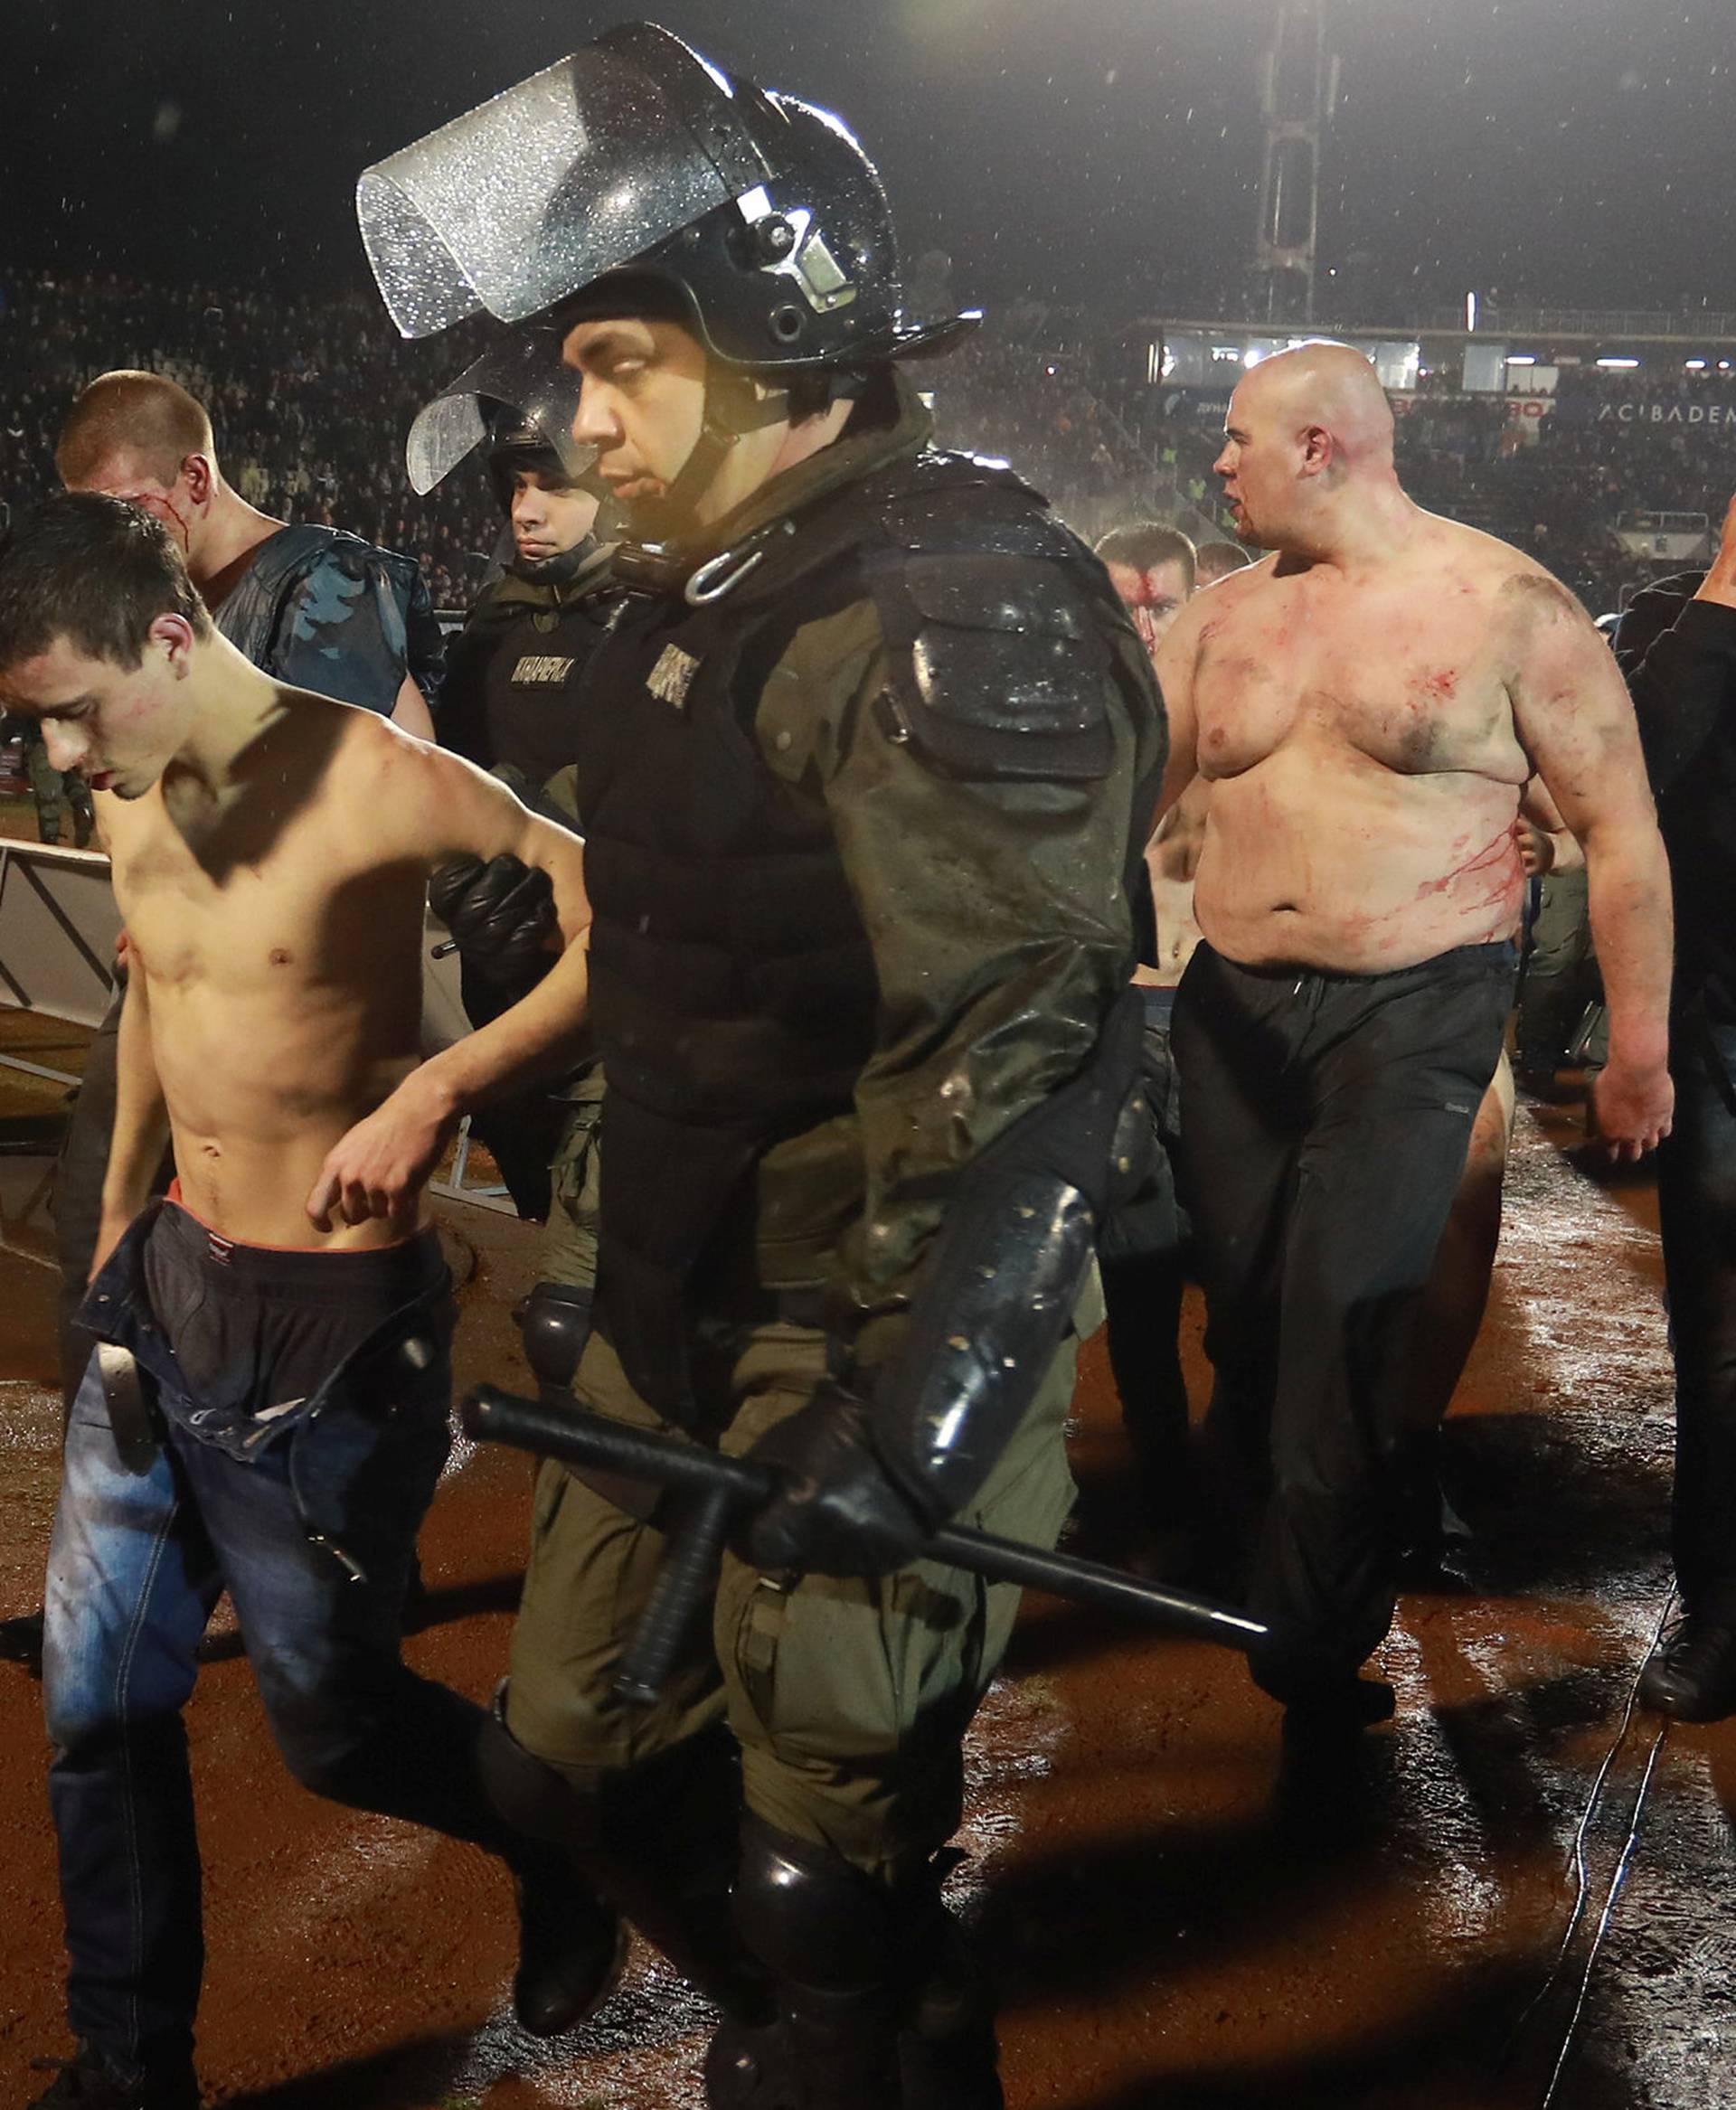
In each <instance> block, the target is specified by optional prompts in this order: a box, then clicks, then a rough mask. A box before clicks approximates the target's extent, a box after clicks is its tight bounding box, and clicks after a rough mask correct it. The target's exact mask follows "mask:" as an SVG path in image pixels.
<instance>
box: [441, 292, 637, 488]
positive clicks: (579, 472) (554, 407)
mask: <svg viewBox="0 0 1736 2110" xmlns="http://www.w3.org/2000/svg"><path fill="white" fill-rule="evenodd" d="M581 378H582V377H581V376H580V374H579V373H577V372H575V371H574V370H573V369H572V368H571V366H568V365H566V364H564V363H562V361H561V344H560V340H559V339H558V338H557V337H556V336H555V335H554V334H553V332H552V331H550V330H525V331H523V332H520V333H516V334H514V335H513V336H510V337H505V338H503V339H502V340H501V342H500V343H499V344H495V346H494V347H493V348H492V349H491V350H489V351H487V352H485V353H483V355H482V357H481V358H480V359H478V360H476V362H475V363H473V364H471V365H469V366H467V367H466V368H465V370H464V372H462V373H461V374H459V375H458V378H457V380H456V381H452V382H451V383H450V384H449V385H448V387H447V388H445V389H443V390H442V391H440V393H439V395H438V396H436V397H435V398H434V400H433V401H432V402H431V403H429V404H428V405H427V406H426V407H425V408H424V409H422V410H419V411H418V412H417V414H416V422H415V423H414V424H413V425H412V426H411V427H410V438H409V439H408V441H407V442H406V443H405V447H404V466H405V469H406V470H407V471H408V473H409V476H410V485H411V488H412V489H414V490H415V491H417V492H418V493H419V494H421V495H427V493H429V491H431V490H432V489H433V488H434V486H435V485H436V484H438V483H439V481H440V480H441V478H442V477H444V476H448V475H449V474H450V473H451V471H452V470H453V469H455V468H456V467H457V466H458V464H459V463H460V462H461V461H462V460H463V459H464V457H466V455H467V454H469V453H470V452H471V450H472V449H473V448H475V447H480V446H481V445H482V444H483V443H484V442H485V441H486V439H487V438H488V413H489V411H490V410H491V409H492V408H493V407H494V406H495V405H496V404H501V403H505V404H509V405H510V406H511V407H512V408H513V409H514V410H516V411H517V412H518V413H519V415H520V416H521V418H522V419H524V423H525V424H527V425H534V426H535V427H536V429H537V430H538V431H539V432H540V433H541V434H542V437H543V438H545V439H546V440H547V442H548V444H549V446H550V447H552V449H553V451H554V452H555V453H556V454H557V455H558V456H559V457H561V467H562V468H563V469H564V470H565V471H566V473H567V476H568V477H569V479H570V480H571V482H572V483H574V484H589V483H590V482H591V481H592V480H593V479H594V475H595V471H596V467H597V449H596V448H595V447H582V446H580V444H579V443H578V442H577V441H576V440H575V439H574V438H573V437H572V426H573V420H574V419H575V418H577V416H578V415H579V391H580V382H581Z"/></svg>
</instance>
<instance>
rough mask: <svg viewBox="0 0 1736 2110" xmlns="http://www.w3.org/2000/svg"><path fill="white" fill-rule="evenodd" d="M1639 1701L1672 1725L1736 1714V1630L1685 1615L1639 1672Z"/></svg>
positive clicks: (1720, 1719) (1733, 1626)
mask: <svg viewBox="0 0 1736 2110" xmlns="http://www.w3.org/2000/svg"><path fill="white" fill-rule="evenodd" d="M1639 1697H1640V1700H1641V1703H1642V1704H1643V1705H1644V1706H1646V1707H1655V1708H1656V1710H1657V1711H1658V1712H1659V1713H1660V1714H1667V1715H1671V1716H1673V1717H1674V1718H1675V1719H1676V1720H1677V1721H1722V1719H1723V1718H1724V1717H1725V1716H1726V1715H1727V1714H1736V1625H1727V1624H1725V1623H1723V1622H1722V1621H1719V1620H1715V1619H1702V1618H1698V1617H1696V1616H1695V1615H1694V1614H1693V1613H1692V1612H1690V1613H1689V1614H1688V1615H1687V1616H1686V1617H1685V1618H1684V1619H1683V1620H1682V1621H1681V1622H1680V1623H1679V1625H1676V1626H1675V1628H1674V1629H1673V1630H1672V1632H1671V1633H1670V1634H1669V1635H1668V1637H1667V1638H1666V1639H1665V1642H1664V1643H1663V1644H1662V1646H1661V1647H1660V1648H1659V1649H1658V1650H1657V1653H1656V1654H1655V1655H1654V1656H1653V1657H1652V1659H1651V1661H1650V1662H1649V1663H1647V1664H1646V1668H1645V1670H1644V1671H1642V1672H1641V1673H1640V1679H1639Z"/></svg>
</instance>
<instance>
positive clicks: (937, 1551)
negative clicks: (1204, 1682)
mask: <svg viewBox="0 0 1736 2110" xmlns="http://www.w3.org/2000/svg"><path fill="white" fill-rule="evenodd" d="M460 1418H461V1419H462V1421H463V1423H464V1427H465V1431H466V1433H467V1435H469V1436H476V1437H479V1438H481V1439H482V1440H483V1441H485V1442H489V1443H503V1444H511V1445H512V1446H514V1448H515V1449H518V1450H522V1451H533V1452H535V1453H536V1454H537V1455H539V1456H541V1457H549V1458H558V1459H560V1460H561V1463H562V1464H564V1465H579V1466H589V1467H590V1468H591V1469H592V1470H594V1471H600V1472H607V1473H616V1474H620V1476H621V1477H622V1478H623V1479H627V1480H646V1481H649V1482H651V1483H652V1484H655V1485H657V1486H661V1487H664V1488H666V1489H668V1490H669V1491H670V1492H671V1493H678V1494H683V1495H685V1496H687V1497H689V1498H690V1501H691V1502H692V1503H693V1511H692V1512H691V1519H692V1521H691V1523H690V1528H689V1530H688V1531H687V1532H686V1533H684V1534H679V1535H677V1536H676V1537H675V1539H674V1540H672V1543H671V1548H670V1551H669V1553H668V1555H667V1556H665V1563H664V1567H663V1569H662V1571H661V1572H660V1573H659V1575H658V1577H657V1582H656V1590H655V1591H654V1594H653V1597H652V1601H651V1604H650V1605H649V1606H647V1608H646V1613H645V1615H644V1616H643V1617H642V1619H641V1621H640V1625H639V1627H638V1630H637V1633H636V1634H635V1635H634V1638H633V1643H632V1645H631V1646H630V1647H629V1649H628V1651H627V1662H626V1663H625V1664H624V1666H623V1668H622V1672H621V1675H620V1678H619V1680H618V1683H617V1690H618V1691H620V1692H621V1693H622V1695H623V1696H624V1697H627V1698H633V1699H638V1700H648V1699H651V1698H654V1697H655V1696H656V1685H657V1683H658V1682H659V1681H660V1680H661V1678H662V1676H663V1675H664V1674H665V1673H666V1672H667V1670H668V1668H669V1665H670V1664H671V1663H672V1662H673V1661H674V1658H675V1651H676V1649H677V1648H678V1646H679V1644H680V1642H681V1639H682V1637H683V1635H684V1633H685V1632H686V1629H687V1626H688V1625H689V1623H690V1621H691V1620H692V1618H693V1615H694V1613H695V1612H696V1611H697V1609H698V1606H699V1604H700V1603H701V1602H702V1601H703V1597H704V1596H705V1595H706V1594H707V1593H708V1591H709V1589H710V1587H711V1583H712V1578H713V1576H714V1575H715V1572H716V1567H717V1562H718V1560H719V1559H720V1558H721V1555H722V1540H723V1538H724V1536H725V1535H726V1532H727V1529H728V1523H729V1519H730V1516H731V1512H733V1511H734V1510H735V1509H737V1508H738V1507H739V1508H742V1509H757V1508H759V1507H760V1506H762V1505H763V1504H764V1503H765V1502H767V1501H769V1499H770V1497H771V1495H772V1493H773V1492H774V1485H775V1484H774V1481H773V1477H772V1474H770V1473H769V1471H768V1470H767V1469H766V1468H765V1467H764V1466H763V1465H750V1464H749V1463H748V1461H747V1460H746V1459H745V1458H729V1457H725V1456H723V1455H722V1453H721V1452H718V1451H712V1450H708V1449H706V1448H705V1447H704V1446H702V1445H699V1444H693V1443H682V1442H678V1441H676V1440H675V1439H673V1438H671V1437H669V1436H655V1435H652V1434H650V1433H649V1432H648V1431H646V1430H645V1429H639V1428H629V1427H627V1425H626V1424H625V1423H624V1422H619V1421H610V1420H609V1419H608V1418H605V1417H604V1416H602V1415H600V1414H590V1413H587V1412H585V1411H584V1409H583V1408H579V1407H576V1406H575V1407H572V1408H565V1407H545V1406H542V1405H541V1404H540V1403H538V1402H537V1401H535V1400H533V1399H519V1398H518V1397H516V1396H515V1395H514V1393H511V1392H503V1391H500V1390H499V1389H497V1388H496V1387H495V1386H493V1385H478V1386H477V1387H476V1389H475V1391H473V1392H472V1393H470V1394H469V1396H468V1397H467V1399H466V1400H465V1402H464V1405H463V1407H462V1408H461V1409H460ZM923 1558H924V1559H930V1560H939V1561H942V1562H945V1563H946V1564H947V1565H948V1567H951V1568H963V1569H964V1570H966V1572H967V1573H968V1574H971V1575H979V1576H982V1577H983V1578H985V1579H986V1580H987V1581H989V1582H1009V1583H1017V1584H1019V1585H1020V1586H1021V1587H1024V1588H1026V1589H1033V1590H1044V1591H1047V1592H1048V1594H1049V1595H1050V1596H1051V1597H1066V1598H1069V1599H1071V1601H1072V1602H1073V1603H1074V1604H1078V1605H1090V1606H1093V1607H1094V1608H1096V1609H1097V1610H1099V1611H1104V1612H1116V1613H1119V1614H1121V1615H1123V1616H1124V1617H1127V1618H1131V1619H1136V1620H1138V1621H1141V1622H1143V1623H1144V1624H1145V1625H1147V1626H1161V1627H1165V1628H1167V1629H1168V1630H1169V1631H1171V1632H1172V1633H1179V1634H1192V1635H1193V1636H1194V1638H1195V1639H1196V1640H1200V1641H1215V1642H1221V1643H1222V1644H1224V1645H1225V1646H1226V1647H1229V1648H1240V1649H1246V1648H1248V1647H1250V1645H1251V1644H1253V1643H1255V1642H1257V1641H1260V1640H1262V1639H1264V1637H1265V1634H1266V1629H1265V1627H1264V1626H1263V1625H1260V1621H1259V1620H1257V1619H1250V1618H1249V1617H1247V1615H1245V1614H1243V1613H1241V1612H1238V1611H1235V1610H1233V1609H1232V1608H1231V1606H1227V1605H1217V1604H1213V1603H1212V1600H1211V1599H1210V1598H1208V1597H1193V1596H1191V1595H1189V1594H1188V1593H1187V1592H1185V1591H1183V1590H1172V1589H1166V1588H1165V1587H1164V1586H1163V1585H1162V1584H1161V1583H1152V1582H1146V1580H1145V1579H1144V1578H1143V1577H1141V1576H1137V1575H1129V1574H1127V1572H1126V1571H1125V1570H1123V1569H1121V1568H1106V1567H1104V1566H1103V1565H1102V1564H1101V1563H1099V1562H1098V1561H1095V1560H1080V1559H1078V1558H1077V1557H1076V1556H1075V1555H1073V1554H1071V1553H1049V1552H1045V1551H1043V1549H1042V1548H1040V1547H1036V1546H1022V1545H1020V1544H1019V1543H1018V1542H1017V1541H1016V1540H1012V1539H998V1538H995V1537H994V1536H993V1535H992V1534H991V1533H989V1532H987V1531H970V1530H967V1528H966V1527H965V1526H964V1525H962V1524H946V1525H943V1526H942V1527H941V1529H940V1530H939V1531H937V1532H936V1533H935V1534H934V1536H933V1538H932V1539H931V1540H929V1543H928V1545H927V1546H925V1547H924V1548H923Z"/></svg>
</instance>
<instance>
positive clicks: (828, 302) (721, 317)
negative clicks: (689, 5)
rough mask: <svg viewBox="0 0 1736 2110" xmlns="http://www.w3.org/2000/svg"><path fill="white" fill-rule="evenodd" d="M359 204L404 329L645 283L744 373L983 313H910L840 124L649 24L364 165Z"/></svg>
mask: <svg viewBox="0 0 1736 2110" xmlns="http://www.w3.org/2000/svg"><path fill="white" fill-rule="evenodd" d="M357 211H358V214H359V217H360V220H361V224H362V236H363V244H364V246H365V248H366V250H367V253H368V259H369V262H370V263H371V264H372V266H373V272H374V276H375V278H376V279H377V280H378V282H379V285H380V289H381V292H382V295H383V297H384V298H385V302H386V306H387V308H388V309H389V310H390V312H391V314H392V319H393V321H394V322H395V323H396V324H397V325H398V328H399V330H400V331H401V333H402V334H404V335H405V336H409V337H419V336H426V335H429V334H432V333H433V332H435V331H438V330H442V329H445V328H447V327H448V326H449V325H452V324H453V323H456V322H459V321H462V320H463V319H464V318H465V317H466V316H472V315H476V314H477V313H480V312H483V311H486V312H487V313H489V314H491V315H493V316H496V317H497V318H498V319H499V320H501V321H503V322H506V323H509V324H524V323H527V322H531V321H533V319H536V318H542V320H543V321H544V322H555V323H559V324H561V325H565V326H570V325H571V321H572V320H574V319H577V317H578V316H580V315H582V314H583V313H585V312H590V313H598V312H600V311H601V308H602V307H605V306H613V307H614V312H616V313H617V314H618V313H621V312H622V308H621V306H620V305H619V303H620V301H621V300H622V298H623V296H624V295H628V294H630V293H631V291H632V288H631V287H630V286H628V285H627V284H626V283H624V281H627V280H630V279H637V280H641V281H643V280H647V279H648V280H652V281H656V282H658V283H660V284H661V285H663V286H665V287H668V288H670V289H672V290H673V292H674V293H675V296H676V297H677V298H678V300H679V301H680V303H681V305H682V306H683V308H684V311H685V314H686V316H688V317H689V318H690V319H691V324H692V326H693V331H694V334H695V335H696V336H698V338H699V339H700V341H701V342H702V343H703V344H704V345H705V347H706V349H707V350H708V352H710V353H712V355H713V357H715V358H716V359H718V360H720V361H722V362H723V363H725V364H727V365H730V366H733V367H736V368H738V369H742V370H745V371H747V372H753V373H765V374H767V375H775V374H782V373H789V372H798V371H800V370H802V369H809V370H815V369H822V368H826V367H828V366H839V365H846V366H859V365H863V364H871V363H877V362H879V361H882V360H886V359H893V358H898V357H900V356H902V355H904V354H907V353H920V352H924V351H939V350H941V349H944V348H946V347H947V346H948V345H949V344H951V343H953V342H954V341H956V340H957V339H958V337H959V336H960V335H962V334H964V332H966V331H967V330H968V329H969V328H971V327H972V326H973V325H975V323H976V322H977V319H978V318H977V316H975V315H974V314H963V315H953V316H943V317H940V318H938V319H928V320H924V319H922V318H913V317H911V316H907V315H906V314H905V312H904V308H903V286H902V280H901V274H900V269H899V260H898V245H897V240H896V236H895V234H894V231H893V228H892V213H891V211H890V208H889V207H888V204H887V202H886V194H885V191H884V189H883V187H882V184H881V180H880V177H879V174H878V173H877V172H876V170H875V168H874V166H873V163H872V162H871V161H870V160H869V158H868V156H867V155H866V154H864V153H863V149H862V147H861V146H860V145H859V144H858V142H857V141H856V139H855V137H854V135H853V134H852V133H851V132H850V130H849V129H848V127H846V126H845V125H844V123H843V122H842V121H841V120H840V119H839V118H835V117H833V116H831V115H830V114H829V113H828V112H826V111H825V110H821V109H816V108H813V107H812V106H811V105H809V104H807V103H805V102H801V101H799V100H797V99H796V98H795V97H793V96H788V95H783V94H780V93H778V92H777V91H776V90H770V89H762V88H760V87H759V86H758V85H756V84H755V83H754V82H753V81H751V80H746V79H740V78H732V77H731V75H729V74H727V73H725V72H723V71H722V70H721V69H720V68H718V67H716V66H714V65H712V63H711V62H710V61H708V60H705V59H703V58H702V57H701V56H700V55H699V54H698V53H697V52H694V51H693V50H692V49H690V47H689V46H688V45H686V44H685V43H684V42H682V41H681V40H680V39H679V38H678V37H675V36H672V35H671V34H670V33H669V32H668V31H666V30H664V29H659V28H657V27H656V25H655V24H649V23H637V24H628V25H627V26H625V27H622V28H618V29H615V30H611V31H609V33H608V34H607V35H605V36H602V37H599V39H598V40H597V41H596V42H594V43H592V44H589V45H586V46H585V47H583V48H582V49H581V50H580V51H579V52H574V53H573V54H572V55H571V57H570V58H567V59H564V60H562V61H561V62H560V63H559V64H558V65H555V66H552V67H549V68H548V69H547V70H546V71H543V72H542V73H539V74H536V75H533V77H532V78H531V79H530V80H524V81H521V82H520V83H519V85H518V86H517V87H516V88H513V89H507V90H506V91H505V94H503V95H499V96H496V97H495V98H494V99H492V100H491V101H489V102H486V103H485V104H483V105H481V106H480V108H476V109H474V110H471V111H469V112H468V113H467V114H466V115H465V116H463V117H460V118H455V119H453V120H452V121H451V122H450V123H449V124H447V125H444V126H442V127H440V129H439V131H437V132H433V133H430V134H429V136H428V137H426V138H424V139H420V140H419V141H417V142H416V143H415V144H414V145H413V146H407V147H405V148H403V149H402V150H401V152H399V153H397V154H394V155H391V156H390V157H388V158H387V159H386V160H384V161H382V162H380V163H377V164H376V165H374V166H373V167H372V168H370V169H368V170H366V171H365V172H364V173H363V176H362V179H361V182H360V184H359V185H358V187H357Z"/></svg>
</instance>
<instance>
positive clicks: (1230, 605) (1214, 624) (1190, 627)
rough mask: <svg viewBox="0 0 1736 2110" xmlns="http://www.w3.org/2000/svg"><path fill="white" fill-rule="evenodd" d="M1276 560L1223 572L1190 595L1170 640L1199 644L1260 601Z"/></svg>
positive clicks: (1275, 572)
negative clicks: (1177, 639) (1207, 584)
mask: <svg viewBox="0 0 1736 2110" xmlns="http://www.w3.org/2000/svg"><path fill="white" fill-rule="evenodd" d="M1277 575H1278V559H1277V557H1276V556H1267V557H1263V558H1261V559H1260V562H1259V563H1257V564H1244V565H1243V566H1242V568H1241V570H1240V571H1231V572H1229V573H1226V575H1225V576H1224V577H1223V578H1222V579H1214V580H1213V581H1212V584H1211V585H1210V586H1203V587H1201V589H1199V591H1198V592H1197V593H1196V594H1194V595H1193V596H1192V598H1190V599H1189V601H1188V603H1187V605H1186V607H1185V608H1183V610H1182V612H1181V614H1180V615H1179V616H1177V617H1176V618H1175V622H1174V623H1173V624H1172V625H1171V626H1170V631H1169V637H1168V638H1165V644H1167V643H1168V642H1169V638H1175V637H1178V636H1179V637H1180V638H1181V639H1182V640H1183V642H1184V644H1188V643H1191V644H1192V645H1199V644H1200V643H1201V642H1202V641H1203V639H1204V638H1205V637H1206V636H1208V635H1209V634H1212V633H1214V632H1216V631H1218V630H1220V629H1222V626H1223V625H1224V624H1225V622H1227V621H1229V620H1231V619H1232V618H1233V617H1236V616H1237V615H1239V614H1240V613H1241V610H1242V609H1243V608H1247V607H1248V606H1249V605H1250V603H1252V602H1257V601H1259V600H1260V598H1262V597H1263V596H1264V594H1265V593H1266V592H1267V591H1268V590H1269V588H1270V587H1271V585H1272V583H1273V581H1274V579H1276V578H1277Z"/></svg>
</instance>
